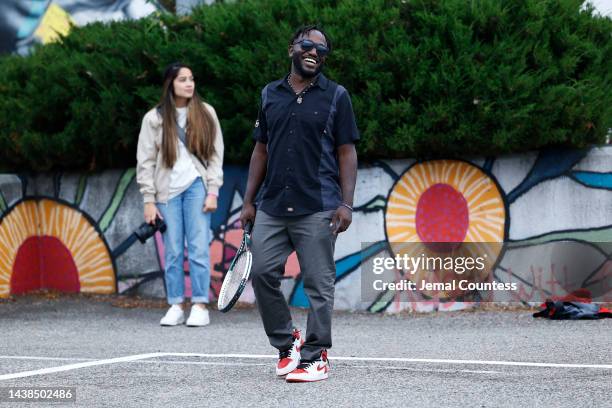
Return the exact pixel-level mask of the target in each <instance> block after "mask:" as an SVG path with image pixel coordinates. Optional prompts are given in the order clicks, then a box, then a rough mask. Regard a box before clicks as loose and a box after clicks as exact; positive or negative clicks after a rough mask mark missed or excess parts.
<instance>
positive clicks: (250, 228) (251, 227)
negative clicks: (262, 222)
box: [244, 220, 253, 235]
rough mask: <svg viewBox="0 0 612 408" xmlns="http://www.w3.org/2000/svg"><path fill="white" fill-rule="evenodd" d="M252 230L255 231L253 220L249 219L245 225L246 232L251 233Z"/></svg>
mask: <svg viewBox="0 0 612 408" xmlns="http://www.w3.org/2000/svg"><path fill="white" fill-rule="evenodd" d="M251 231H253V222H252V221H250V220H249V221H247V222H246V225H245V226H244V232H245V233H246V234H249V235H251Z"/></svg>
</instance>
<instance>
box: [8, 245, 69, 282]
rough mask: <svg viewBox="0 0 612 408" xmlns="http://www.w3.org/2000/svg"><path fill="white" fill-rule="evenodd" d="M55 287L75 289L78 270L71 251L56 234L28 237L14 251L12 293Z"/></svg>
mask: <svg viewBox="0 0 612 408" xmlns="http://www.w3.org/2000/svg"><path fill="white" fill-rule="evenodd" d="M36 289H57V290H58V291H61V292H74V293H78V292H79V291H80V289H81V284H80V283H79V272H78V270H77V267H76V264H75V263H74V259H72V254H71V253H70V251H69V250H68V248H66V246H65V245H64V244H63V243H62V242H61V241H60V240H59V239H57V238H55V237H50V236H42V237H30V238H28V239H26V240H25V241H24V242H23V244H21V246H20V247H19V250H18V251H17V256H16V257H15V263H14V264H13V273H12V275H11V293H12V294H20V293H26V292H29V291H32V290H36Z"/></svg>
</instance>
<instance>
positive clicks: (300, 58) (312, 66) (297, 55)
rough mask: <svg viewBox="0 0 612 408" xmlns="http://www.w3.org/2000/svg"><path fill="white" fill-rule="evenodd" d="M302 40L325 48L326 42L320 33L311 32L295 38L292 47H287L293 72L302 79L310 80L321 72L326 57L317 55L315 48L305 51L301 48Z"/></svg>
mask: <svg viewBox="0 0 612 408" xmlns="http://www.w3.org/2000/svg"><path fill="white" fill-rule="evenodd" d="M304 40H309V41H312V42H313V43H314V44H321V45H324V46H326V47H327V41H326V39H325V36H324V35H323V34H322V33H321V32H320V31H317V30H312V31H310V32H309V33H307V34H305V35H302V36H300V37H299V38H297V39H296V41H295V42H294V43H293V45H290V46H289V57H291V61H292V63H293V67H294V70H295V72H296V73H297V74H298V75H300V76H301V77H302V78H312V77H314V76H316V75H317V74H318V73H319V72H321V69H322V68H323V64H324V63H325V59H326V56H321V55H319V52H318V51H317V49H316V47H313V48H311V49H310V50H308V51H305V50H304V49H303V48H302V41H304Z"/></svg>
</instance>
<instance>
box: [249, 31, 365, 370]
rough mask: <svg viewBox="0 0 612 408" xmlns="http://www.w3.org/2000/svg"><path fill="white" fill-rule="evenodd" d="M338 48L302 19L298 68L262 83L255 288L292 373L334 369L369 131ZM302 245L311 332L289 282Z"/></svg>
mask: <svg viewBox="0 0 612 408" xmlns="http://www.w3.org/2000/svg"><path fill="white" fill-rule="evenodd" d="M330 50H331V41H330V39H329V37H328V36H327V35H326V34H325V33H324V32H323V31H322V30H321V29H320V28H317V27H316V26H307V27H303V28H300V29H299V30H297V32H296V33H295V35H294V36H293V38H292V40H291V42H290V44H289V50H288V51H289V58H290V59H291V72H290V73H289V74H288V75H287V76H286V77H285V78H282V79H280V80H278V81H274V82H271V83H269V84H268V85H266V86H265V87H264V89H263V90H262V93H261V108H260V110H259V115H258V118H257V121H256V122H255V130H254V133H253V138H254V139H255V141H256V144H255V149H254V150H253V154H252V156H251V163H250V167H249V178H248V181H247V189H246V193H245V196H244V204H243V208H242V214H241V216H240V219H241V221H242V223H243V225H245V224H246V222H248V221H252V222H253V221H254V223H255V224H254V229H253V245H252V251H253V267H252V275H251V276H252V282H253V289H254V291H255V296H256V298H257V305H258V308H259V312H260V314H261V317H262V320H263V323H264V328H265V331H266V334H267V335H268V338H269V340H270V344H272V346H274V347H276V348H277V349H278V350H279V361H278V364H277V366H276V373H277V375H279V376H282V375H287V378H286V380H287V381H289V382H294V381H295V382H298V381H299V382H303V381H318V380H324V379H326V378H327V377H328V372H329V364H328V361H327V349H328V348H330V347H331V345H332V341H331V319H332V310H333V302H334V281H335V276H336V268H335V262H334V246H335V242H336V237H337V234H339V233H341V232H344V231H346V229H347V228H348V227H349V225H350V224H351V221H352V211H353V208H352V205H353V193H354V190H355V181H356V177H357V153H356V151H355V145H354V143H355V141H357V140H358V139H359V132H358V130H357V125H356V123H355V116H354V114H353V108H352V105H351V100H350V97H349V94H348V92H347V91H346V89H344V88H343V87H342V86H341V85H338V84H336V83H335V82H332V81H330V80H329V79H327V78H326V77H325V76H324V75H323V74H322V73H321V68H322V67H323V65H324V63H325V60H326V57H327V55H328V53H329V51H330ZM260 187H261V188H260ZM258 193H259V194H258ZM256 196H257V197H258V198H257V202H256V203H255V199H256ZM256 206H257V210H256V209H255V207H256ZM293 250H295V251H296V252H297V256H298V261H299V263H300V270H301V279H302V281H303V283H304V290H305V292H306V295H307V296H308V300H309V303H310V310H309V313H308V322H307V328H306V338H305V339H304V337H303V336H302V334H301V332H300V331H299V330H297V329H294V328H293V323H292V320H291V314H290V312H289V307H288V306H287V302H286V300H285V297H284V295H283V293H282V292H281V290H280V280H281V278H282V276H283V271H284V265H285V263H286V261H287V257H288V256H289V255H290V254H291V252H293Z"/></svg>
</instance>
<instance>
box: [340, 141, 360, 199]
mask: <svg viewBox="0 0 612 408" xmlns="http://www.w3.org/2000/svg"><path fill="white" fill-rule="evenodd" d="M338 164H339V171H340V189H341V190H342V201H343V202H344V203H346V204H348V205H350V206H352V205H353V195H354V194H355V183H356V182H357V151H356V150H355V145H354V144H344V145H341V146H339V147H338Z"/></svg>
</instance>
